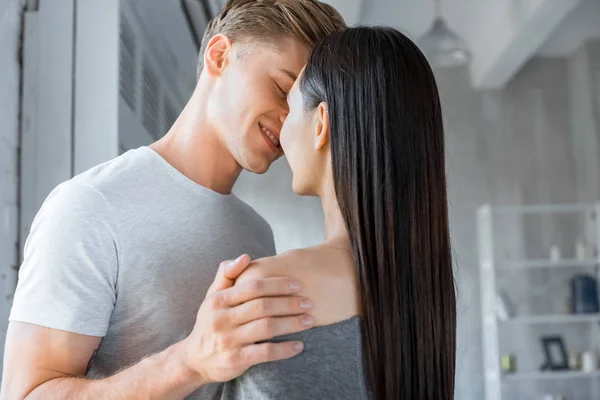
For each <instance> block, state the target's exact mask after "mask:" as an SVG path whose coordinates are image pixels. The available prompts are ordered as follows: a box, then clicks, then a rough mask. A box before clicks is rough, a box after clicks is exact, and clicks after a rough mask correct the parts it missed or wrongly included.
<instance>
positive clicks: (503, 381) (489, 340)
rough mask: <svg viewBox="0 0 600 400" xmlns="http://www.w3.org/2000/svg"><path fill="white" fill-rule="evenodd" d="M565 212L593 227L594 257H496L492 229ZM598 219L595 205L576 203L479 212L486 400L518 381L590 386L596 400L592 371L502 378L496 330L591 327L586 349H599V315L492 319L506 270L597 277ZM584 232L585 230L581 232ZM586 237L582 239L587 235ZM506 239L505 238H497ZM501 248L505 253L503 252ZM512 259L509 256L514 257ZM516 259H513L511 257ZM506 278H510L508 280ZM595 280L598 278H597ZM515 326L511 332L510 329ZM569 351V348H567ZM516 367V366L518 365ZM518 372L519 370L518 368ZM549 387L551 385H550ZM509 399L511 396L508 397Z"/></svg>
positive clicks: (597, 379) (597, 375)
mask: <svg viewBox="0 0 600 400" xmlns="http://www.w3.org/2000/svg"><path fill="white" fill-rule="evenodd" d="M562 214H569V215H575V216H577V217H582V218H583V222H584V227H586V228H589V227H592V229H593V231H594V235H593V236H594V238H593V243H591V245H592V246H593V247H594V252H593V254H591V255H590V254H586V256H585V257H582V258H581V259H574V258H565V259H558V260H556V261H553V260H550V257H548V259H540V258H533V259H507V258H508V257H506V254H504V256H505V257H502V256H501V255H500V253H501V252H502V251H500V248H499V247H501V246H497V245H496V243H495V240H497V239H498V238H497V237H495V235H496V234H497V232H496V228H497V227H498V226H500V225H502V224H503V223H505V222H506V221H510V219H509V218H512V217H514V218H515V220H517V221H519V220H523V219H524V218H526V217H527V218H530V216H532V215H533V216H543V217H547V216H550V215H552V216H554V215H562ZM597 216H600V203H598V204H590V205H581V204H567V205H527V206H510V207H491V206H489V205H486V206H483V207H481V208H480V209H479V211H478V215H477V226H478V247H479V266H480V291H481V312H482V319H481V321H482V331H483V365H484V380H485V393H486V399H487V400H506V399H508V397H503V396H502V394H503V389H505V388H506V385H512V384H517V383H522V382H538V381H542V382H543V381H554V382H563V381H564V382H565V384H566V383H567V382H575V383H574V384H576V385H582V384H586V383H585V382H589V385H590V386H589V391H590V393H591V394H592V397H591V398H594V399H598V398H600V392H599V390H598V388H599V383H600V371H595V372H591V373H587V372H582V371H560V372H554V371H548V372H537V371H519V370H518V369H517V373H514V374H506V375H503V373H502V370H501V364H500V358H501V354H500V341H501V340H502V339H503V338H500V337H499V332H498V331H499V329H500V328H501V327H503V326H505V325H508V326H511V328H510V329H514V328H517V327H521V326H533V325H536V326H538V325H539V326H540V327H541V328H537V329H543V326H544V325H545V324H547V325H552V326H565V325H571V324H572V325H577V326H579V327H581V328H580V329H590V330H591V334H590V337H591V338H592V342H593V343H591V344H590V347H589V349H590V350H591V349H595V350H598V349H600V343H598V340H599V339H600V328H599V326H600V313H598V314H550V315H518V316H516V317H513V318H509V319H506V320H499V319H498V318H497V316H496V306H497V305H496V301H497V300H496V295H497V293H498V287H497V280H498V278H499V277H500V276H501V274H503V273H507V272H510V273H511V274H513V275H515V274H516V275H517V276H519V274H521V273H523V274H525V273H529V271H535V270H538V271H544V272H546V273H547V272H548V271H561V272H563V273H564V271H567V272H568V271H569V270H572V271H573V273H579V272H587V273H591V274H593V275H595V277H596V278H597V279H598V278H600V258H599V257H598V249H600V243H599V242H600V240H599V237H600V235H599V234H598V233H599V232H600V222H599V219H600V218H598V217H597ZM586 233H588V232H586ZM586 233H583V236H585V237H587V236H588V235H586ZM502 239H505V238H502ZM504 250H505V249H504ZM513 256H514V255H513ZM512 258H518V257H512ZM513 275H511V276H513ZM598 280H599V281H600V279H598ZM513 327H514V328H513ZM531 345H532V346H534V345H539V344H538V342H537V341H536V342H532V343H531ZM567 350H568V349H567ZM517 365H519V362H518V361H517ZM517 368H518V367H517ZM550 383H552V382H550ZM511 399H512V398H511Z"/></svg>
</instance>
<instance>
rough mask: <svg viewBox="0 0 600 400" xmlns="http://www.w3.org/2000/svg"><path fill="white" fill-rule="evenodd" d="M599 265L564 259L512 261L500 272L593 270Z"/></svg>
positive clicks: (502, 265) (586, 261)
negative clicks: (510, 270)
mask: <svg viewBox="0 0 600 400" xmlns="http://www.w3.org/2000/svg"><path fill="white" fill-rule="evenodd" d="M598 265H599V263H598V260H596V259H593V260H576V259H564V260H558V261H552V260H527V261H510V262H506V263H502V264H501V266H500V268H498V269H499V270H505V269H535V268H548V269H555V268H591V267H597V266H598Z"/></svg>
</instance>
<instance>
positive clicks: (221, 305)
mask: <svg viewBox="0 0 600 400" xmlns="http://www.w3.org/2000/svg"><path fill="white" fill-rule="evenodd" d="M343 27H344V23H343V20H342V19H341V17H340V16H339V14H338V13H337V12H336V11H335V10H334V9H333V8H331V7H330V6H327V5H324V4H322V3H320V2H318V1H316V0H262V1H256V0H232V1H229V2H228V3H227V5H226V6H225V8H224V9H223V10H222V11H221V13H220V14H219V16H217V18H216V19H215V20H214V21H212V22H211V24H210V25H209V27H208V29H207V32H206V34H205V37H204V40H203V43H202V49H201V52H200V62H199V74H198V83H197V87H196V89H195V91H194V94H193V95H192V98H191V99H190V101H189V102H188V104H187V106H186V108H185V109H184V111H183V112H182V114H181V116H180V117H179V119H178V120H177V121H176V123H175V124H174V125H173V127H172V128H171V130H170V131H169V132H168V133H167V134H166V135H165V137H164V138H163V139H161V140H159V141H158V142H157V143H154V144H153V145H152V146H151V147H143V148H140V149H137V150H133V151H130V152H128V153H126V154H124V155H123V156H121V157H119V158H117V159H115V160H112V161H110V162H108V163H106V164H103V165H101V166H98V167H96V168H93V169H92V170H90V171H88V172H86V173H84V174H82V175H79V176H77V177H75V178H73V179H72V180H70V181H68V182H66V183H63V184H62V185H60V186H59V187H58V188H56V189H55V190H54V191H53V192H52V194H51V195H50V196H49V197H48V199H47V200H46V202H45V203H44V205H43V206H42V208H41V210H40V212H39V213H38V215H37V216H36V220H35V222H34V224H33V226H32V231H31V234H30V236H29V238H28V240H27V244H26V250H25V260H24V263H23V266H22V268H21V271H20V278H19V285H18V288H17V292H16V295H15V301H14V305H13V309H12V312H11V317H10V321H11V322H10V326H9V331H8V337H7V343H6V355H5V367H4V371H5V375H4V378H3V382H2V383H3V388H2V398H3V399H23V398H27V399H37V398H42V399H49V398H52V399H78V398H85V399H97V398H110V399H130V398H153V399H155V398H156V399H158V398H165V399H181V398H184V397H186V396H190V398H194V399H199V398H212V397H215V396H217V395H218V391H219V385H216V384H213V383H215V382H223V381H227V380H231V379H233V378H235V377H237V376H239V375H240V374H242V373H243V372H244V371H245V370H246V369H247V368H249V367H250V366H251V365H255V364H258V363H262V362H268V361H274V360H281V359H285V358H289V357H293V356H294V355H296V354H298V353H299V352H300V351H301V350H302V344H301V343H283V344H275V343H263V342H264V341H266V340H269V339H271V338H273V337H275V336H280V335H284V334H289V333H294V332H299V331H302V330H305V329H308V328H310V327H311V324H312V319H311V317H310V316H309V315H307V314H306V313H307V311H309V310H310V307H311V304H310V302H309V301H308V299H301V298H299V297H295V296H292V295H293V294H294V293H297V292H298V290H299V283H298V282H293V281H291V280H290V279H287V278H276V279H265V280H256V281H251V282H247V283H242V284H240V285H238V286H235V287H233V283H234V280H235V278H236V277H237V276H239V274H241V272H242V271H243V270H244V268H245V267H246V266H247V265H248V263H249V259H250V257H252V258H257V257H264V256H268V255H272V254H273V253H274V252H275V249H274V244H273V239H272V232H271V230H270V228H269V226H268V225H267V224H266V222H265V221H264V220H263V219H262V218H260V217H259V216H258V215H257V214H256V213H255V212H254V211H253V210H252V209H251V208H250V207H248V206H247V205H245V204H244V203H242V202H241V201H240V200H239V199H237V198H236V197H235V196H234V195H232V194H231V189H232V187H233V185H234V183H235V181H236V179H237V178H238V176H239V174H240V172H241V171H242V169H245V170H248V171H251V172H255V173H263V172H265V171H266V170H267V169H268V168H269V166H270V164H271V163H272V162H273V161H274V160H275V159H277V158H278V157H279V156H281V148H280V146H279V140H278V137H279V132H280V130H281V126H282V124H283V122H284V120H285V118H286V115H287V112H288V109H287V103H286V94H287V92H288V91H289V90H290V88H291V87H292V84H293V83H294V80H295V79H296V77H297V75H298V73H299V71H300V70H301V69H302V67H303V65H304V64H305V63H306V60H307V57H308V53H309V50H310V47H311V45H313V44H314V43H315V42H316V41H318V40H320V39H321V38H323V37H325V36H326V35H328V34H330V33H332V32H334V31H338V30H341V29H343ZM240 253H246V254H248V255H249V256H250V257H249V256H248V255H245V256H242V257H240V258H239V259H237V260H236V261H235V262H229V263H223V264H221V267H220V269H219V271H218V273H217V277H216V278H215V280H214V282H213V284H212V286H211V287H210V288H209V285H210V282H211V281H212V280H213V278H214V276H215V269H214V266H216V265H217V264H218V263H219V261H221V260H225V259H231V258H233V257H235V256H236V255H237V254H240ZM207 294H208V295H207ZM200 304H201V306H200V309H199V311H198V307H199V305H200ZM190 332H191V333H190ZM257 343H260V344H257ZM84 377H85V378H84Z"/></svg>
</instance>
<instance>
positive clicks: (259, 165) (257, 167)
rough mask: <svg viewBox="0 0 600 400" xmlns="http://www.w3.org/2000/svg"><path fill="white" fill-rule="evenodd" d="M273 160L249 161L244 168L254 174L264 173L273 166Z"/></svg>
mask: <svg viewBox="0 0 600 400" xmlns="http://www.w3.org/2000/svg"><path fill="white" fill-rule="evenodd" d="M273 162H274V161H273ZM273 162H268V161H265V160H261V161H260V162H249V163H246V165H245V166H244V167H243V168H244V169H245V170H246V171H248V172H252V173H253V174H257V175H263V174H265V173H266V172H267V171H268V170H269V168H271V165H273Z"/></svg>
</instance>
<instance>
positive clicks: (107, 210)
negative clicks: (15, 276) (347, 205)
mask: <svg viewBox="0 0 600 400" xmlns="http://www.w3.org/2000/svg"><path fill="white" fill-rule="evenodd" d="M242 253H247V254H249V255H250V256H251V257H252V258H253V259H255V258H260V257H265V256H271V255H274V254H275V245H274V242H273V233H272V231H271V229H270V227H269V225H268V224H267V223H266V222H265V221H264V219H262V218H261V217H260V216H259V215H258V214H257V213H256V212H255V211H254V210H253V209H252V208H251V207H249V206H248V205H246V204H245V203H243V202H242V201H241V200H239V199H238V198H237V197H236V196H235V195H221V194H218V193H216V192H214V191H211V190H209V189H207V188H205V187H202V186H200V185H198V184H196V183H194V182H193V181H191V180H189V179H188V178H186V177H185V176H184V175H182V174H181V173H180V172H178V171H177V170H176V169H175V168H173V167H172V166H171V165H170V164H168V163H167V162H166V161H165V160H164V159H163V158H162V157H160V156H159V155H158V154H157V153H156V152H154V151H153V150H152V149H150V148H148V147H142V148H139V149H137V150H132V151H129V152H127V153H126V154H124V155H122V156H120V157H118V158H116V159H114V160H112V161H110V162H108V163H105V164H102V165H100V166H98V167H95V168H93V169H91V170H89V171H87V172H85V173H83V174H81V175H79V176H77V177H75V178H73V179H71V180H70V181H68V182H65V183H63V184H61V185H59V186H58V187H57V188H56V189H55V190H54V191H53V192H52V193H51V194H50V196H49V197H48V199H46V201H45V202H44V204H43V206H42V208H41V210H40V211H39V213H38V215H37V216H36V218H35V221H34V223H33V225H32V229H31V233H30V235H29V238H28V239H27V242H26V245H25V258H24V262H23V265H22V266H21V269H20V272H19V283H18V287H17V291H16V294H15V299H14V304H13V308H12V311H11V315H10V320H11V321H21V322H27V323H30V324H35V325H41V326H45V327H49V328H53V329H60V330H64V331H69V332H74V333H79V334H84V335H91V336H99V337H103V338H104V339H103V340H102V344H101V345H100V348H99V349H98V354H97V358H96V360H95V362H94V363H93V365H92V367H91V369H90V371H89V373H88V376H89V377H92V378H97V377H105V376H109V375H112V374H114V373H116V372H117V371H119V370H120V369H122V368H124V367H127V366H129V365H131V364H134V363H136V362H138V361H139V360H141V359H142V358H144V357H146V356H148V355H150V354H154V353H157V352H159V351H162V350H163V349H165V348H167V347H168V346H170V345H172V344H174V343H176V342H178V341H180V340H182V339H184V338H185V337H187V336H188V335H189V333H190V332H191V330H192V328H193V326H194V323H195V320H196V314H197V312H198V308H199V307H200V304H201V303H202V301H203V299H204V297H205V295H206V292H207V290H208V288H209V286H210V284H211V283H212V281H213V279H214V276H215V272H216V270H217V268H218V266H219V263H220V262H221V261H223V260H228V259H234V258H236V257H237V256H239V255H240V254H242ZM216 390H217V387H216V386H207V387H204V388H202V389H201V390H200V391H198V392H196V393H194V395H192V396H191V397H190V398H191V399H199V398H203V399H204V398H211V397H213V395H214V394H215V391H216Z"/></svg>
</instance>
